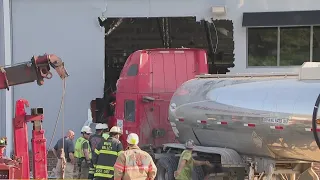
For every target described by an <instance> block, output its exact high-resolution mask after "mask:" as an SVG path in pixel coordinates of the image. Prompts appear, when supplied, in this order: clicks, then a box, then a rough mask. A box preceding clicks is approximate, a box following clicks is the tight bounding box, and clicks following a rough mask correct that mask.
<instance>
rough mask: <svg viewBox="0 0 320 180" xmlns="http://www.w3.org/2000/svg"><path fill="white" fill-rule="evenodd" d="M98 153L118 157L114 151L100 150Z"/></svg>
mask: <svg viewBox="0 0 320 180" xmlns="http://www.w3.org/2000/svg"><path fill="white" fill-rule="evenodd" d="M99 153H103V154H112V155H115V156H118V152H116V151H108V150H100V151H99Z"/></svg>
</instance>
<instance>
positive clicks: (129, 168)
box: [124, 166, 150, 171]
mask: <svg viewBox="0 0 320 180" xmlns="http://www.w3.org/2000/svg"><path fill="white" fill-rule="evenodd" d="M124 169H125V170H146V171H149V170H150V168H149V167H148V166H132V167H128V166H127V167H125V168H124Z"/></svg>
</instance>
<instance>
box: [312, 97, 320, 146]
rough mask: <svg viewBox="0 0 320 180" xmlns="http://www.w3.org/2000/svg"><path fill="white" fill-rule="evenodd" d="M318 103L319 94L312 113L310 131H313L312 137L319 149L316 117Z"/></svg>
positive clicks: (319, 101) (319, 141)
mask: <svg viewBox="0 0 320 180" xmlns="http://www.w3.org/2000/svg"><path fill="white" fill-rule="evenodd" d="M319 103H320V94H319V96H318V98H317V101H316V103H315V105H314V108H313V114H312V132H313V136H314V139H315V141H316V143H317V145H318V148H319V149H320V139H319V135H318V132H317V119H318V118H317V117H318V110H319Z"/></svg>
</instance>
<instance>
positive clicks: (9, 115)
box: [2, 0, 13, 156]
mask: <svg viewBox="0 0 320 180" xmlns="http://www.w3.org/2000/svg"><path fill="white" fill-rule="evenodd" d="M2 8H3V30H4V62H5V66H11V65H12V35H11V27H12V24H11V0H3V6H2ZM5 108H6V113H5V114H6V136H7V138H8V146H7V150H6V155H7V156H10V154H11V152H12V151H13V138H12V133H13V132H12V130H13V126H12V119H13V87H10V89H9V91H6V107H5Z"/></svg>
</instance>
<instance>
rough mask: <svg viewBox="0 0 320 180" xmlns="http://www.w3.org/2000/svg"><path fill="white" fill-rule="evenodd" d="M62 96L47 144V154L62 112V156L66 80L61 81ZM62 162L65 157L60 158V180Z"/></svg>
mask: <svg viewBox="0 0 320 180" xmlns="http://www.w3.org/2000/svg"><path fill="white" fill-rule="evenodd" d="M62 83H63V85H62V96H61V102H60V108H59V112H58V116H57V119H56V122H55V127H54V129H53V133H52V136H51V138H50V143H49V146H48V149H47V154H48V152H49V150H50V149H51V145H52V141H53V139H54V136H55V133H56V130H57V126H58V122H59V119H60V115H61V112H62V152H61V153H62V154H64V100H65V99H64V98H65V94H66V79H63V80H62ZM64 162H65V155H63V156H62V162H61V166H62V167H61V170H62V171H61V173H62V179H64V172H63V169H64V168H63V166H64Z"/></svg>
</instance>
